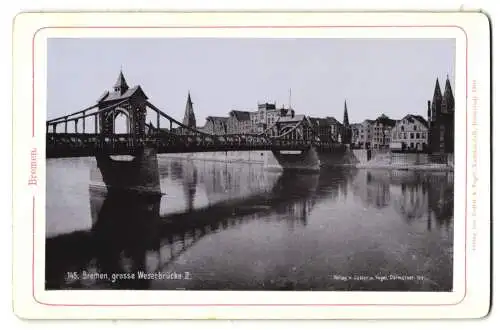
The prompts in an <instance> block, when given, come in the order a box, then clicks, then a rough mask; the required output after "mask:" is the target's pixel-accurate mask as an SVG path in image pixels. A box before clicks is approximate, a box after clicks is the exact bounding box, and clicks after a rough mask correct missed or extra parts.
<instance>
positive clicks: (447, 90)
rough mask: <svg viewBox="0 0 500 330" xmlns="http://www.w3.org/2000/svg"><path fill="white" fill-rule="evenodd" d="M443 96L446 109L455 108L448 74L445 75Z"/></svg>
mask: <svg viewBox="0 0 500 330" xmlns="http://www.w3.org/2000/svg"><path fill="white" fill-rule="evenodd" d="M443 98H444V101H445V102H446V110H447V111H453V109H455V98H454V97H453V91H452V90H451V83H450V78H449V77H448V75H447V76H446V83H445V86H444V95H443Z"/></svg>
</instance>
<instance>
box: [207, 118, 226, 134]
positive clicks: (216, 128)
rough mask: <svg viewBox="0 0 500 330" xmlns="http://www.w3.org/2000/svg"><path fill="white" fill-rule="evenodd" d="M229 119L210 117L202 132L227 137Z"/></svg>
mask: <svg viewBox="0 0 500 330" xmlns="http://www.w3.org/2000/svg"><path fill="white" fill-rule="evenodd" d="M228 119H229V118H227V117H215V116H209V117H207V120H206V122H205V126H203V128H201V131H203V132H205V133H208V134H215V135H225V134H227V121H228Z"/></svg>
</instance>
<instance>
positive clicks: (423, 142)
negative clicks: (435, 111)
mask: <svg viewBox="0 0 500 330" xmlns="http://www.w3.org/2000/svg"><path fill="white" fill-rule="evenodd" d="M428 129H429V126H428V123H427V121H426V120H425V119H424V118H423V117H422V116H418V115H412V114H408V115H406V116H405V117H403V118H402V119H401V120H399V121H397V123H396V126H394V128H393V129H392V134H391V135H392V143H395V144H399V146H398V148H401V150H416V151H425V150H427V143H428V142H427V141H428V140H427V139H428Z"/></svg>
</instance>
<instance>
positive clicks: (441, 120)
mask: <svg viewBox="0 0 500 330" xmlns="http://www.w3.org/2000/svg"><path fill="white" fill-rule="evenodd" d="M427 117H428V124H429V134H428V138H427V141H428V146H429V147H428V151H429V153H453V152H454V145H455V98H454V96H453V91H452V89H451V83H450V79H449V78H448V77H446V83H445V89H444V94H441V88H440V86H439V80H438V79H436V85H435V87H434V96H433V98H432V102H431V101H427Z"/></svg>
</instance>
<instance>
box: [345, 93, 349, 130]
mask: <svg viewBox="0 0 500 330" xmlns="http://www.w3.org/2000/svg"><path fill="white" fill-rule="evenodd" d="M344 126H345V127H348V126H349V115H348V114H347V100H344Z"/></svg>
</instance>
